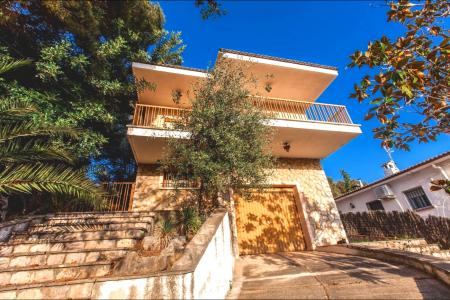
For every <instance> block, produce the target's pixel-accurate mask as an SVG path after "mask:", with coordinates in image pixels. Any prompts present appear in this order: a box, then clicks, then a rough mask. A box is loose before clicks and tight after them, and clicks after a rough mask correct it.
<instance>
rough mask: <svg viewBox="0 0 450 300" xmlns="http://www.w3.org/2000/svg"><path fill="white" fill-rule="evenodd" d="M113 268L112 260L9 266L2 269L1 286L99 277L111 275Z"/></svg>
mask: <svg viewBox="0 0 450 300" xmlns="http://www.w3.org/2000/svg"><path fill="white" fill-rule="evenodd" d="M111 269H112V264H111V262H94V263H86V264H78V265H57V266H39V267H25V268H9V269H4V270H0V286H1V287H2V288H6V287H8V286H12V285H29V284H37V283H45V282H58V281H67V280H79V279H89V278H98V277H103V276H107V275H109V274H110V272H111Z"/></svg>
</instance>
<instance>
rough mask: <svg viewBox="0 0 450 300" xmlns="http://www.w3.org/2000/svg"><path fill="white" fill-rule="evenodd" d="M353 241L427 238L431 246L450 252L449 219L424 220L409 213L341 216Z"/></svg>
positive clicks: (373, 213) (368, 213)
mask: <svg viewBox="0 0 450 300" xmlns="http://www.w3.org/2000/svg"><path fill="white" fill-rule="evenodd" d="M341 220H342V223H343V224H344V228H345V231H346V232H347V237H348V238H349V240H350V241H352V242H356V241H372V240H386V239H404V238H424V239H425V240H426V241H427V242H428V243H430V244H439V246H440V247H441V248H442V249H450V219H448V218H443V217H436V216H429V217H428V218H427V219H423V218H421V217H420V216H419V215H418V214H416V213H414V212H412V211H407V212H396V211H394V212H383V211H375V212H363V213H359V212H358V213H346V214H342V215H341Z"/></svg>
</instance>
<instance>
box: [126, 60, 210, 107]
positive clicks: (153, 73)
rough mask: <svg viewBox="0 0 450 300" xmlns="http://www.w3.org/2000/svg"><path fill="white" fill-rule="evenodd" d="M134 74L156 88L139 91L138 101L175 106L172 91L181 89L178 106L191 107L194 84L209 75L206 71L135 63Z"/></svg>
mask: <svg viewBox="0 0 450 300" xmlns="http://www.w3.org/2000/svg"><path fill="white" fill-rule="evenodd" d="M133 74H134V76H135V77H136V79H137V80H142V79H145V80H146V81H147V82H149V83H152V84H154V85H155V89H154V90H150V89H145V90H144V91H141V92H139V93H138V103H140V104H151V105H159V106H169V107H171V106H175V103H174V102H173V96H172V93H173V92H174V91H177V90H179V91H180V92H181V95H182V96H181V99H180V103H179V105H177V106H178V107H181V108H188V107H191V103H190V101H189V99H190V98H189V96H190V94H192V86H193V85H194V84H196V83H197V82H199V81H201V80H202V79H205V78H206V77H207V73H206V71H201V70H194V69H187V68H181V67H178V66H159V65H150V64H141V63H133Z"/></svg>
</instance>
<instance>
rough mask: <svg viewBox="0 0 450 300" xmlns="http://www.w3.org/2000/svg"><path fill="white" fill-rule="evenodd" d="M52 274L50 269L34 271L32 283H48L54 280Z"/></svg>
mask: <svg viewBox="0 0 450 300" xmlns="http://www.w3.org/2000/svg"><path fill="white" fill-rule="evenodd" d="M54 279H55V278H54V274H53V270H52V269H45V270H39V271H34V275H33V281H34V282H48V281H52V280H54Z"/></svg>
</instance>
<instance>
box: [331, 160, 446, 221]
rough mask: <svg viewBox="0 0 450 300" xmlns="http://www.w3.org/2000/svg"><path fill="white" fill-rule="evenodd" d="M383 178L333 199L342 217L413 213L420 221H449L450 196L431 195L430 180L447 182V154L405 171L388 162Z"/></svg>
mask: <svg viewBox="0 0 450 300" xmlns="http://www.w3.org/2000/svg"><path fill="white" fill-rule="evenodd" d="M384 169H385V177H384V178H382V179H380V180H378V181H375V182H373V183H371V184H369V185H366V186H363V187H362V188H359V189H357V190H355V191H353V192H351V193H348V194H346V195H343V196H340V197H338V198H336V204H337V206H338V209H339V211H340V212H342V213H348V212H367V211H371V210H384V211H407V210H412V211H414V212H416V213H417V214H419V215H420V216H421V217H424V218H426V217H427V216H429V215H434V216H440V217H447V218H448V217H450V196H449V195H448V194H446V193H445V191H443V190H441V191H431V190H430V186H431V180H435V179H449V176H450V152H445V153H442V154H441V155H438V156H436V157H433V158H430V159H428V160H425V161H423V162H421V163H419V164H417V165H414V166H411V167H409V168H407V169H405V170H402V171H400V170H398V169H397V167H395V164H394V163H393V162H392V161H390V162H388V163H386V164H385V165H384Z"/></svg>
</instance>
